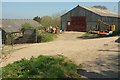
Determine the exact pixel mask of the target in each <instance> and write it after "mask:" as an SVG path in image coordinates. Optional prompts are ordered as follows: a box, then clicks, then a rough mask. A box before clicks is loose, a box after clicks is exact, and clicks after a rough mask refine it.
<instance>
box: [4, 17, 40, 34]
mask: <svg viewBox="0 0 120 80" xmlns="http://www.w3.org/2000/svg"><path fill="white" fill-rule="evenodd" d="M24 23H29V24H31V25H32V26H33V27H36V28H37V27H40V26H41V24H39V23H38V22H36V21H34V20H32V19H2V29H3V30H4V31H6V32H19V31H20V29H21V25H22V24H24Z"/></svg>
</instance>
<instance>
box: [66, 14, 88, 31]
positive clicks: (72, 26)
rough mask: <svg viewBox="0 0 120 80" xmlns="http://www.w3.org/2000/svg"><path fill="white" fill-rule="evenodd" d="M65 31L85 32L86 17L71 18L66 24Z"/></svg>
mask: <svg viewBox="0 0 120 80" xmlns="http://www.w3.org/2000/svg"><path fill="white" fill-rule="evenodd" d="M67 31H81V32H84V31H86V17H85V16H72V17H71V21H68V22H67Z"/></svg>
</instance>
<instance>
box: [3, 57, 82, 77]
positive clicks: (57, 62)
mask: <svg viewBox="0 0 120 80" xmlns="http://www.w3.org/2000/svg"><path fill="white" fill-rule="evenodd" d="M76 68H77V66H76V65H75V64H74V63H72V62H71V61H69V60H65V58H64V57H63V56H56V57H51V56H39V57H37V58H34V57H32V58H31V59H30V60H27V59H22V60H20V61H16V62H14V63H12V64H8V65H7V66H5V67H3V68H2V71H3V73H2V77H3V78H56V79H57V78H67V77H69V78H80V77H81V76H80V75H79V74H78V73H77V70H76Z"/></svg>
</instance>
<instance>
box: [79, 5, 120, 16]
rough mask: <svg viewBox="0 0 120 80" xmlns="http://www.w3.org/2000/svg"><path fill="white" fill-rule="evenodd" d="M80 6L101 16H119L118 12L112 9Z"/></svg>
mask: <svg viewBox="0 0 120 80" xmlns="http://www.w3.org/2000/svg"><path fill="white" fill-rule="evenodd" d="M80 7H82V8H84V9H87V10H89V11H91V12H94V13H96V14H98V15H101V16H109V17H118V13H115V12H112V11H110V10H102V9H98V8H94V7H88V6H80Z"/></svg>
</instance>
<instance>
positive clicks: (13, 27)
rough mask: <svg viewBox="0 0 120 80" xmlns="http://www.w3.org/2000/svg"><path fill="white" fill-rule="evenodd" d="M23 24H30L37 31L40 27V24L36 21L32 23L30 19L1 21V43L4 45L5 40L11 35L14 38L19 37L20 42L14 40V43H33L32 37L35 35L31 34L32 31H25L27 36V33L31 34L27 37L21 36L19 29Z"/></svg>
mask: <svg viewBox="0 0 120 80" xmlns="http://www.w3.org/2000/svg"><path fill="white" fill-rule="evenodd" d="M25 23H28V24H30V25H31V26H32V27H34V28H35V29H39V28H40V27H41V26H42V25H41V24H40V23H38V22H37V21H34V20H32V19H2V20H1V24H2V27H1V31H2V43H3V44H4V43H5V42H6V40H8V38H10V37H11V34H12V35H14V36H16V38H17V37H18V38H19V37H20V38H19V39H20V40H19V39H15V40H14V41H15V43H16V42H17V43H22V42H31V41H35V38H34V37H33V35H35V33H33V31H34V30H28V31H26V32H27V34H28V32H29V34H31V35H28V36H27V37H26V36H25V35H23V34H22V32H21V28H22V25H23V24H25ZM21 36H22V39H21ZM30 37H32V38H30ZM10 39H11V38H10ZM16 40H17V41H16Z"/></svg>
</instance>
